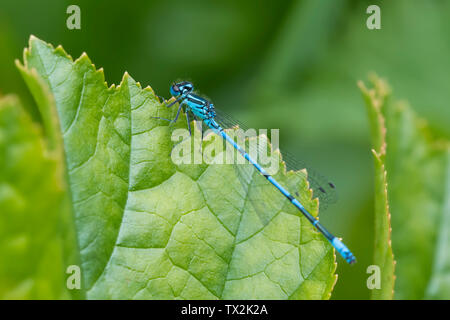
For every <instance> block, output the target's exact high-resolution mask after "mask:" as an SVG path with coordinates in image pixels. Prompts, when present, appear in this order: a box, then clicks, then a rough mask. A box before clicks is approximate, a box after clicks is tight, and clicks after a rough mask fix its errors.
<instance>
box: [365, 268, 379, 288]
mask: <svg viewBox="0 0 450 320" xmlns="http://www.w3.org/2000/svg"><path fill="white" fill-rule="evenodd" d="M366 272H367V273H368V274H370V276H369V277H368V278H367V288H368V289H370V290H373V289H381V269H380V266H377V265H375V264H372V265H370V266H368V267H367V270H366Z"/></svg>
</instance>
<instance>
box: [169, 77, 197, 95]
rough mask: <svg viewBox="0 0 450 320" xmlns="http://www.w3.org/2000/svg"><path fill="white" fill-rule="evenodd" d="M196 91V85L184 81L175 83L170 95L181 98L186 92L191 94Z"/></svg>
mask: <svg viewBox="0 0 450 320" xmlns="http://www.w3.org/2000/svg"><path fill="white" fill-rule="evenodd" d="M192 90H194V85H193V84H192V83H190V82H188V81H182V82H177V83H174V84H173V85H172V86H171V87H170V94H171V95H172V96H174V97H176V96H179V95H180V94H184V93H186V92H191V91H192Z"/></svg>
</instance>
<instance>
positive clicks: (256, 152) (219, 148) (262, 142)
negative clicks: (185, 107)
mask: <svg viewBox="0 0 450 320" xmlns="http://www.w3.org/2000/svg"><path fill="white" fill-rule="evenodd" d="M196 126H197V125H196ZM226 133H227V135H228V136H229V137H230V138H231V139H232V140H233V141H234V142H235V143H236V144H237V145H238V146H239V147H241V148H242V149H245V152H247V153H248V154H249V155H250V157H251V158H252V159H253V160H255V161H256V162H258V163H259V164H260V165H261V166H262V167H264V169H265V170H266V171H267V172H268V173H269V174H272V175H273V174H275V173H277V172H278V170H279V164H280V154H279V152H277V150H278V148H279V136H280V135H279V129H271V130H270V142H269V139H268V137H267V133H268V130H267V129H259V130H258V132H257V130H256V129H248V130H243V129H240V128H238V129H233V130H226ZM171 139H172V141H173V142H174V143H175V146H174V148H173V149H172V154H171V158H172V161H173V163H174V164H176V165H181V164H203V163H206V164H245V163H248V160H246V159H245V158H244V156H243V154H241V153H240V152H239V151H237V150H236V148H234V147H233V146H232V145H231V144H230V143H225V140H224V138H223V137H221V136H219V135H218V134H216V133H215V132H214V131H213V130H211V129H209V130H207V131H205V132H203V134H202V132H201V130H192V133H189V131H188V130H186V129H176V130H174V131H173V133H172V137H171Z"/></svg>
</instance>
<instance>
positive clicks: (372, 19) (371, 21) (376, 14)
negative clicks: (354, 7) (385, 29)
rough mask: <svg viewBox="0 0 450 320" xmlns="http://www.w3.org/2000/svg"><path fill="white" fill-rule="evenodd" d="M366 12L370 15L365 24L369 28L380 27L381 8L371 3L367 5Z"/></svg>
mask: <svg viewBox="0 0 450 320" xmlns="http://www.w3.org/2000/svg"><path fill="white" fill-rule="evenodd" d="M366 13H367V14H370V16H369V17H368V18H367V21H366V26H367V29H369V30H374V29H377V30H379V29H381V9H380V7H379V6H377V5H376V4H372V5H370V6H368V7H367V10H366Z"/></svg>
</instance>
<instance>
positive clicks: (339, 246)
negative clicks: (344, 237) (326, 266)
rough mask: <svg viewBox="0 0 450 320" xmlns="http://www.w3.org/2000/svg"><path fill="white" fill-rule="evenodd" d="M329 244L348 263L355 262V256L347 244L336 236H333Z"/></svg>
mask: <svg viewBox="0 0 450 320" xmlns="http://www.w3.org/2000/svg"><path fill="white" fill-rule="evenodd" d="M331 244H332V245H333V247H334V248H335V249H336V251H337V252H339V254H340V255H341V256H342V257H343V258H344V259H345V261H347V262H348V264H354V263H356V258H355V256H354V255H353V253H352V252H351V251H350V250H349V249H348V248H347V246H346V245H345V244H344V243H343V242H342V241H341V240H340V239H339V238H337V237H334V238H333V240H332V241H331Z"/></svg>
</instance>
